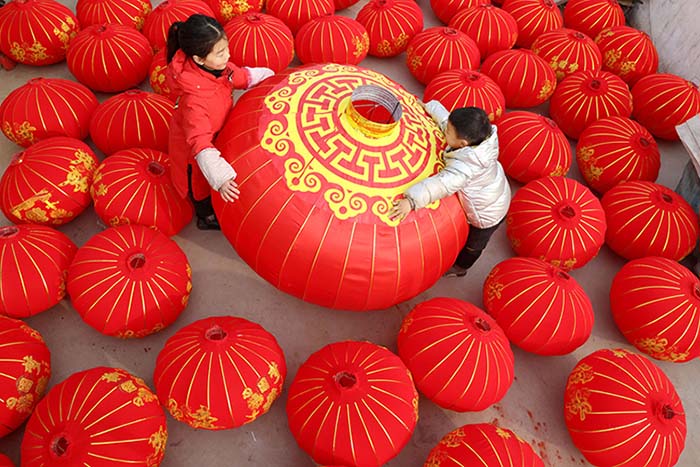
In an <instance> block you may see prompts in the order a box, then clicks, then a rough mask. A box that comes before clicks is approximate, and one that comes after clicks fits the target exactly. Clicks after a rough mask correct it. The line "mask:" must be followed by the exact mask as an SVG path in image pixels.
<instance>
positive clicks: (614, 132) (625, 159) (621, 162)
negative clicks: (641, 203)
mask: <svg viewBox="0 0 700 467" xmlns="http://www.w3.org/2000/svg"><path fill="white" fill-rule="evenodd" d="M576 162H577V163H578V168H579V172H580V173H581V175H582V176H583V179H584V180H585V181H586V183H587V184H588V186H590V187H591V188H593V189H594V190H595V191H597V192H598V193H605V192H606V191H608V190H609V189H610V188H612V187H614V186H615V185H617V184H618V183H620V182H626V181H633V180H645V181H649V182H655V181H656V177H657V176H658V175H659V168H660V166H661V155H660V153H659V147H658V146H657V144H656V141H654V137H653V136H651V134H650V133H649V132H648V131H647V130H646V128H644V127H643V126H642V125H640V124H639V123H637V122H635V121H634V120H630V119H629V118H626V117H605V118H601V119H600V120H597V121H595V122H594V123H592V124H590V125H589V126H588V127H586V129H585V130H584V131H583V133H581V136H580V137H579V140H578V143H577V145H576Z"/></svg>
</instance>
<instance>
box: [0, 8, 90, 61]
mask: <svg viewBox="0 0 700 467" xmlns="http://www.w3.org/2000/svg"><path fill="white" fill-rule="evenodd" d="M79 30H80V25H79V23H78V18H76V17H75V15H74V14H73V12H72V11H71V10H69V9H68V7H66V6H64V5H62V4H61V3H59V2H56V1H54V0H24V1H17V0H15V1H13V2H7V4H6V5H4V6H3V7H2V8H0V52H2V53H3V54H5V55H7V56H8V57H10V58H11V59H12V60H13V61H15V62H19V63H23V64H25V65H34V66H38V65H51V64H53V63H58V62H60V61H62V60H63V59H64V58H66V50H67V49H68V44H69V43H70V42H71V41H72V40H73V38H75V36H76V34H77V33H78V31H79ZM54 31H55V32H54Z"/></svg>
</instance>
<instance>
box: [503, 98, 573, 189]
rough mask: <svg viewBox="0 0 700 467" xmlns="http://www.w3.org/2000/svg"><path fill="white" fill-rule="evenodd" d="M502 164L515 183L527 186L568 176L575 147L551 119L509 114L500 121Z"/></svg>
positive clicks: (523, 113)
mask: <svg viewBox="0 0 700 467" xmlns="http://www.w3.org/2000/svg"><path fill="white" fill-rule="evenodd" d="M498 139H499V142H500V147H499V153H498V161H499V162H500V163H501V165H503V170H504V171H505V172H506V174H508V176H510V177H511V178H514V179H515V180H517V181H519V182H521V183H527V182H530V181H532V180H535V179H538V178H541V177H547V176H562V175H566V173H567V172H568V171H569V167H571V161H572V156H571V147H570V146H569V140H568V139H566V135H564V133H563V132H562V131H561V130H560V129H559V127H557V124H556V123H554V122H553V121H552V120H550V119H549V118H547V117H544V116H542V115H539V114H535V113H532V112H527V111H524V110H516V111H514V112H508V113H507V114H505V115H504V116H503V118H501V119H500V120H499V121H498Z"/></svg>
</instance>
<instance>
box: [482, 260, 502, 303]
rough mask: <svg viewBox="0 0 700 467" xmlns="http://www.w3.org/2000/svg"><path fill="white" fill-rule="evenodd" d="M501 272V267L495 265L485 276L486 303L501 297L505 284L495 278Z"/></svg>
mask: <svg viewBox="0 0 700 467" xmlns="http://www.w3.org/2000/svg"><path fill="white" fill-rule="evenodd" d="M500 273H501V269H500V268H499V267H498V266H496V267H495V268H493V269H492V270H491V272H490V273H489V275H488V276H487V277H486V281H485V284H488V286H487V287H486V300H485V301H486V304H490V303H491V302H493V300H494V299H496V298H497V299H499V300H500V299H501V296H502V293H503V289H504V288H505V287H506V286H505V284H503V283H502V282H500V281H498V280H496V277H498V275H499V274H500Z"/></svg>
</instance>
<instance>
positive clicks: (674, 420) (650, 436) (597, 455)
mask: <svg viewBox="0 0 700 467" xmlns="http://www.w3.org/2000/svg"><path fill="white" fill-rule="evenodd" d="M564 420H565V421H566V427H567V428H568V430H569V434H570V435H571V439H572V440H573V442H574V444H575V445H576V447H577V448H578V449H579V450H580V451H581V453H582V454H583V455H584V457H585V458H586V459H587V460H588V461H589V462H590V463H591V464H594V465H597V466H601V467H612V466H622V465H624V466H636V465H653V466H658V467H672V466H674V465H676V461H677V460H678V457H679V456H680V454H681V451H682V450H683V447H684V445H685V435H686V423H685V415H684V413H683V404H682V402H681V400H680V398H679V397H678V394H677V393H676V390H675V389H674V387H673V384H672V383H671V381H669V379H668V378H667V377H666V375H665V374H664V373H663V372H662V371H661V370H660V369H659V368H658V367H656V366H655V365H654V364H653V363H651V362H650V361H649V360H647V359H646V358H644V357H643V356H641V355H638V354H634V353H631V352H627V351H625V350H622V349H602V350H598V351H596V352H593V353H592V354H590V355H588V356H587V357H585V358H583V359H582V360H581V361H579V362H578V364H577V365H576V366H575V367H574V369H573V370H572V371H571V374H570V375H569V379H568V381H567V383H566V392H565V393H564ZM660 446H663V448H660Z"/></svg>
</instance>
